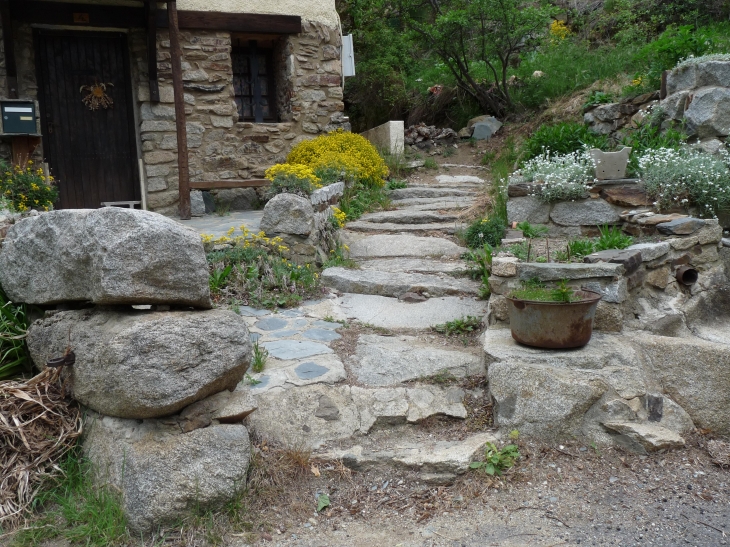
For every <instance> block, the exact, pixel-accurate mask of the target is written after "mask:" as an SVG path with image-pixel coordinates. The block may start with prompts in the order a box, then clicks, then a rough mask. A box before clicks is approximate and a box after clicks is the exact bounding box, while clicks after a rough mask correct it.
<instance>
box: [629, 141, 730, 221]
mask: <svg viewBox="0 0 730 547" xmlns="http://www.w3.org/2000/svg"><path fill="white" fill-rule="evenodd" d="M638 165H639V173H640V174H641V177H642V179H643V180H644V185H645V187H646V190H647V192H648V194H649V196H650V197H651V198H652V199H653V200H655V201H654V205H655V206H657V207H658V208H659V210H667V209H671V208H673V207H676V206H681V207H684V208H688V207H690V206H696V207H697V208H698V209H699V212H698V214H699V216H701V217H703V218H713V217H717V215H718V213H719V212H720V211H725V210H728V209H730V155H729V154H728V153H727V151H725V152H724V153H722V154H721V155H719V156H712V155H710V154H705V153H703V152H698V151H694V150H673V149H669V148H661V149H659V150H648V151H647V152H646V153H645V154H644V155H643V156H641V157H640V158H639V159H638Z"/></svg>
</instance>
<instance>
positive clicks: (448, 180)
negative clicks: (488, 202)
mask: <svg viewBox="0 0 730 547" xmlns="http://www.w3.org/2000/svg"><path fill="white" fill-rule="evenodd" d="M436 181H438V182H440V183H441V184H462V183H473V184H484V179H480V178H479V177H475V176H474V175H436Z"/></svg>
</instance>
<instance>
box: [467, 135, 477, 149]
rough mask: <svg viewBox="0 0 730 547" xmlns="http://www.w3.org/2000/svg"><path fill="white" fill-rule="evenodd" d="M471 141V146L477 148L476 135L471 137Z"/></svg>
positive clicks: (469, 141)
mask: <svg viewBox="0 0 730 547" xmlns="http://www.w3.org/2000/svg"><path fill="white" fill-rule="evenodd" d="M467 142H468V143H469V146H471V147H472V148H476V145H477V140H476V139H475V138H474V137H469V140H468V141H467Z"/></svg>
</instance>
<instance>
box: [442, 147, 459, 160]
mask: <svg viewBox="0 0 730 547" xmlns="http://www.w3.org/2000/svg"><path fill="white" fill-rule="evenodd" d="M454 154H456V148H454V147H453V146H447V147H446V148H444V151H443V152H442V153H441V155H442V156H443V157H445V158H450V157H451V156H453V155H454Z"/></svg>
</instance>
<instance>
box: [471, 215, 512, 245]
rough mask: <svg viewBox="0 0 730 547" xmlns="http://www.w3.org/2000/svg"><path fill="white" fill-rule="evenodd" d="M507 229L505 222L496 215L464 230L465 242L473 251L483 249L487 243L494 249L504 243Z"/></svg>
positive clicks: (476, 221)
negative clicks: (503, 239)
mask: <svg viewBox="0 0 730 547" xmlns="http://www.w3.org/2000/svg"><path fill="white" fill-rule="evenodd" d="M506 227H507V226H506V224H505V222H504V220H502V219H501V218H500V217H498V216H495V215H493V216H491V217H489V218H483V219H478V220H475V221H474V222H472V223H471V224H470V225H469V226H468V227H467V228H466V230H464V235H463V237H464V241H465V242H466V245H467V247H470V248H472V249H475V248H482V247H483V246H484V244H485V243H486V244H488V245H491V246H492V247H498V246H499V244H500V243H501V242H502V238H503V237H504V230H505V228H506Z"/></svg>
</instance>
